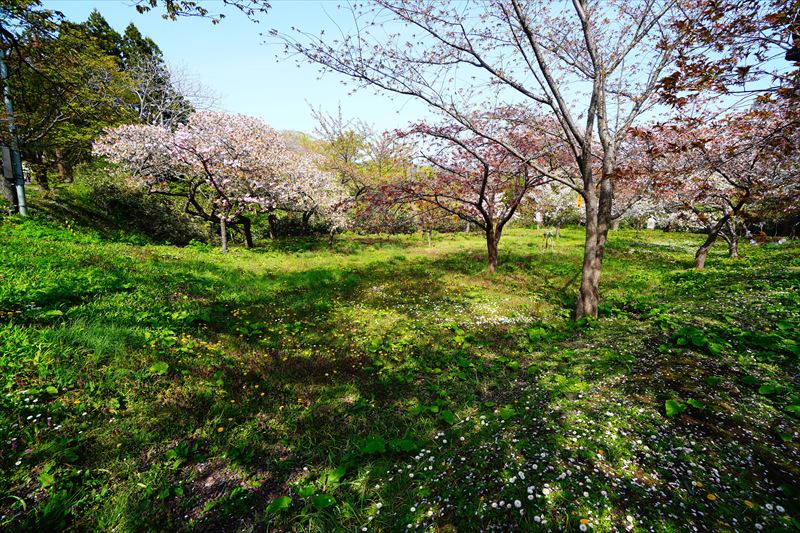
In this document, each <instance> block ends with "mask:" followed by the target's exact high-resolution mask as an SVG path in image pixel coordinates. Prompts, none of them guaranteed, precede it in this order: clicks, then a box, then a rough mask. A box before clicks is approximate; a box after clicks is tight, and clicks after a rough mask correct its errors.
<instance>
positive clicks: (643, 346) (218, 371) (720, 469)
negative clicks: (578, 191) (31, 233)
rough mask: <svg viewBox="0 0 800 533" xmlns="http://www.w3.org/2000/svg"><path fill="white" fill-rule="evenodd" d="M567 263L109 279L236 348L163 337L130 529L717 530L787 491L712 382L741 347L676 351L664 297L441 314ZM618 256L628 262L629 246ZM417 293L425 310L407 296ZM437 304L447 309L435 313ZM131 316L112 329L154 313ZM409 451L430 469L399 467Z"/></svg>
mask: <svg viewBox="0 0 800 533" xmlns="http://www.w3.org/2000/svg"><path fill="white" fill-rule="evenodd" d="M568 257H569V260H566V261H565V259H566V258H565V257H564V256H562V255H559V254H554V255H552V256H548V255H545V254H542V253H508V252H505V253H504V254H503V256H502V260H501V261H502V263H501V266H500V268H499V271H498V274H497V275H496V276H495V277H494V278H492V279H491V281H489V280H487V279H486V278H484V277H483V275H482V272H483V268H484V265H483V263H482V261H480V259H481V258H482V255H481V254H479V253H478V252H473V251H469V250H466V251H461V252H453V253H443V254H440V255H438V256H434V257H433V258H420V259H405V260H401V259H397V258H392V259H388V260H386V261H385V262H376V263H373V264H371V265H369V266H363V267H347V268H345V269H342V268H309V269H306V270H299V271H294V272H288V273H276V272H264V273H256V272H243V271H241V270H237V269H235V268H233V267H225V266H220V265H216V264H209V263H206V262H203V261H187V260H180V261H172V260H169V259H166V260H162V261H161V263H160V266H159V268H160V269H161V271H162V273H161V274H159V275H157V276H153V275H151V273H149V272H146V271H139V270H137V269H135V268H134V269H132V270H131V271H130V272H127V273H126V272H125V271H124V270H121V271H119V272H116V273H114V276H118V277H121V278H122V279H123V281H125V282H126V283H127V282H135V283H137V284H139V286H140V288H141V290H143V291H144V292H145V293H146V294H152V295H153V296H154V297H158V298H160V299H159V304H161V305H164V307H165V308H166V309H169V310H170V311H172V310H173V309H174V313H166V316H167V318H163V317H162V318H161V319H158V320H156V319H154V318H150V319H147V321H146V322H145V324H147V325H149V326H151V327H156V326H158V327H168V328H170V329H172V330H174V331H175V332H176V336H180V335H181V334H187V335H191V336H194V337H197V338H202V339H204V340H206V341H208V342H211V343H215V342H221V343H222V346H223V348H222V350H221V351H220V352H212V351H209V353H208V355H207V356H204V358H201V357H199V356H198V357H196V358H195V359H193V358H191V357H189V356H188V355H186V354H184V353H182V352H179V351H177V350H176V349H174V348H172V347H170V346H167V347H166V348H163V350H162V352H160V353H159V355H158V358H165V359H166V358H169V359H168V363H169V369H170V370H169V373H168V374H166V375H164V376H160V377H159V376H150V375H149V374H146V373H145V374H144V375H143V378H142V380H141V381H140V382H139V383H137V384H136V385H135V387H136V388H135V389H131V390H129V391H128V393H130V394H133V393H135V394H136V395H141V397H143V398H146V400H145V401H143V403H142V404H140V405H139V406H137V407H136V409H138V411H136V412H134V413H130V414H129V415H127V416H130V417H131V418H133V422H132V423H134V424H137V425H140V426H141V429H140V431H141V433H140V434H138V439H139V441H138V442H137V448H138V449H137V450H136V451H137V452H138V453H136V454H132V455H131V456H128V457H126V460H127V461H129V462H131V463H133V464H135V469H136V470H137V471H138V472H140V473H141V474H143V475H144V477H143V478H142V479H143V480H144V481H146V483H143V484H145V485H147V486H148V488H147V489H146V490H145V489H143V490H142V491H141V492H140V493H132V494H131V495H130V496H129V497H128V498H127V499H126V500H125V505H124V508H122V509H121V510H120V512H121V513H122V514H123V516H124V517H125V518H124V523H123V524H122V527H123V529H130V530H142V529H160V530H164V529H170V530H178V529H184V530H204V531H234V530H243V529H245V530H246V529H261V528H263V527H264V523H265V522H267V521H268V520H271V519H276V520H277V521H278V523H277V524H276V523H269V525H268V526H267V527H268V528H269V529H270V530H280V529H291V528H296V527H302V528H304V529H308V530H336V529H338V528H341V527H348V528H350V526H351V525H352V526H354V527H357V526H360V525H362V524H366V523H367V522H368V520H367V517H368V516H373V517H375V522H376V523H378V524H380V525H379V526H377V527H384V528H386V529H387V530H394V529H397V527H398V525H403V524H406V523H411V521H414V522H415V523H416V521H418V520H419V521H420V523H421V521H424V520H429V521H430V523H431V524H435V525H436V527H440V528H447V527H456V528H457V529H458V530H463V531H469V530H478V529H482V528H491V527H492V526H494V527H497V528H500V529H506V530H507V529H513V527H514V524H518V527H519V529H523V530H535V529H537V528H538V529H544V530H546V529H548V528H549V527H550V525H552V524H553V522H555V521H557V522H556V527H558V528H564V527H573V528H576V527H578V525H579V524H580V522H579V520H580V519H581V518H584V519H586V520H590V519H591V520H608V521H613V523H615V524H616V525H617V526H619V527H624V525H625V524H627V523H628V522H627V518H626V517H627V516H628V515H629V514H630V515H632V516H635V519H636V520H637V521H641V522H642V523H644V524H648V525H656V524H658V525H660V526H663V527H666V528H682V527H685V526H686V525H688V524H693V525H696V526H698V527H699V528H701V529H713V528H715V527H716V526H720V527H724V526H726V525H730V522H729V520H730V518H731V517H735V516H742V517H744V516H746V514H747V513H748V512H750V511H748V510H740V509H739V507H736V506H735V505H734V503H736V504H740V502H741V501H742V500H743V496H742V495H743V494H747V491H748V490H750V491H751V492H755V493H756V494H757V495H760V496H763V497H764V498H766V497H770V498H780V496H779V494H780V491H779V490H778V489H777V488H775V487H777V486H779V485H781V484H783V485H787V484H796V481H797V475H796V472H790V471H789V470H787V469H788V468H790V467H792V466H793V465H795V466H796V463H794V462H793V461H794V459H793V457H794V456H789V458H788V459H786V458H784V459H780V457H778V456H777V455H776V454H775V453H774V450H775V448H774V445H775V442H774V436H772V440H771V441H765V440H764V438H765V435H766V434H767V432H769V431H770V430H771V428H769V427H766V428H764V427H757V426H754V425H753V423H752V422H751V421H747V420H743V419H741V418H739V417H738V415H739V414H740V413H741V412H742V411H745V410H746V409H747V407H748V404H747V402H748V401H750V399H751V398H752V394H741V395H739V396H737V395H736V394H734V391H733V389H731V390H730V391H729V393H730V394H729V395H728V397H725V398H723V397H722V396H715V395H714V394H715V393H714V392H713V391H710V390H709V389H708V388H707V387H705V386H704V385H703V384H702V379H705V376H706V375H707V374H710V373H714V374H719V375H726V374H725V369H726V365H731V364H735V354H728V355H727V356H726V357H727V359H720V358H716V359H715V358H710V357H702V356H699V355H697V354H683V355H680V357H679V354H677V353H673V352H672V351H669V350H667V351H665V352H664V353H661V352H660V351H659V347H660V345H661V344H664V343H668V342H669V336H668V333H664V332H661V331H660V330H659V329H657V328H655V327H653V326H652V324H650V323H648V322H647V321H646V320H644V319H642V312H643V311H645V310H646V309H645V307H646V306H648V305H651V303H652V302H651V301H650V300H649V299H643V300H642V301H632V303H631V302H628V301H626V302H623V303H621V304H620V305H621V306H622V307H623V308H622V309H621V310H620V311H619V312H618V313H617V315H615V316H614V317H606V318H605V319H604V320H602V321H601V323H595V324H592V323H590V324H588V325H586V326H581V325H578V324H576V323H574V322H569V321H565V320H560V319H559V320H553V321H552V323H549V324H524V325H502V324H500V325H484V326H481V327H480V328H469V327H467V326H464V325H459V324H455V323H453V319H452V315H451V314H449V313H448V312H447V310H448V309H450V308H452V307H454V306H456V305H460V304H465V305H466V304H468V303H469V296H468V294H466V293H465V290H464V289H461V288H457V287H454V286H453V285H452V284H451V277H452V276H454V275H458V276H464V277H466V278H467V279H469V280H470V281H471V282H473V283H487V284H489V283H491V287H492V289H494V290H499V291H507V292H512V293H513V292H515V291H516V292H519V291H531V292H534V291H535V292H537V293H538V294H541V295H542V298H544V299H545V300H546V301H549V302H555V306H556V307H557V308H558V307H561V308H565V309H566V308H568V306H571V305H572V299H573V298H574V291H575V283H576V281H577V278H576V274H575V273H576V272H579V260H580V258H579V256H577V255H576V254H571V256H569V255H568ZM553 259H558V260H557V261H555V260H553ZM617 261H618V263H617V264H618V267H619V268H621V269H624V268H625V267H626V261H628V260H627V259H626V258H619V259H618V260H617ZM633 264H634V259H630V263H629V265H630V266H633ZM650 266H658V267H659V268H665V269H668V268H672V267H671V266H670V264H669V263H668V262H666V261H665V262H663V263H658V264H656V260H654V264H653V265H650ZM166 272H169V274H166ZM712 275H714V274H712ZM521 280H522V281H521ZM724 280H725V278H724V276H722V277H721V278H719V279H718V280H715V283H716V282H720V283H722V282H724ZM615 283H616V284H620V285H622V284H624V281H622V280H620V279H617V280H615ZM692 287H694V285H692ZM703 287H704V286H703V285H697V287H696V290H701V289H703ZM612 288H613V286H612ZM70 290H77V289H70ZM672 290H673V289H668V290H667V291H665V294H670V291H672ZM681 290H683V291H685V290H686V287H685V286H684V287H682V288H675V289H674V291H676V292H675V293H671V294H679V293H680V291H681ZM693 290H695V289H693ZM108 294H111V293H108ZM158 295H160V296H158ZM59 297H63V298H66V299H67V300H68V301H71V300H69V298H70V297H71V296H70V294H63V295H61V296H59ZM79 301H83V300H82V299H80V300H79ZM409 301H411V302H415V303H417V304H418V307H417V308H414V309H409V308H408V307H403V306H402V305H401V304H403V303H407V302H409ZM625 305H632V306H633V307H631V308H630V309H627V308H625V307H624V306H625ZM435 308H438V309H442V310H444V311H443V312H442V314H441V315H440V316H437V315H436V314H434V313H429V314H426V313H424V310H425V309H435ZM239 311H245V313H240V312H239ZM182 312H185V313H184V314H182ZM133 317H134V315H133V314H129V315H124V316H123V315H121V316H119V317H111V318H109V319H108V321H107V324H108V325H109V326H114V327H123V326H130V327H134V325H135V324H139V325H141V322H136V321H135V320H134V318H133ZM198 317H199V318H198ZM196 319H197V320H196ZM547 319H548V317H542V320H543V321H546V320H547ZM159 320H163V322H160V321H159ZM114 321H117V322H114ZM462 326H463V327H462ZM531 326H533V327H532V328H531ZM529 328H531V329H534V330H536V331H535V332H534V333H531V331H529ZM539 329H541V331H538V330H539ZM170 342H171V341H170ZM148 357H149V356H148ZM151 362H153V361H150V360H147V361H146V363H144V366H147V365H149V364H150V363H151ZM728 374H729V375H731V376H733V373H730V372H729V373H728ZM695 377H696V378H697V379H695ZM733 379H734V378H733V377H732V378H731V382H733ZM120 386H128V384H126V383H120ZM131 386H132V385H131ZM726 386H727V385H726ZM690 394H691V395H696V396H698V397H702V399H703V401H704V402H707V403H708V404H709V407H710V408H712V407H713V411H711V410H709V411H702V410H701V411H699V412H697V413H695V412H692V411H687V412H686V413H685V414H684V415H681V416H680V417H677V418H674V419H667V418H666V417H665V416H664V413H663V403H664V401H665V400H666V399H669V398H670V397H672V396H673V395H677V396H680V397H682V398H687V397H689V395H690ZM712 402H713V403H712ZM721 402H726V403H729V404H731V402H733V403H732V404H731V405H729V406H730V409H731V412H730V414H729V415H725V416H723V417H719V413H720V409H724V407H723V406H722V403H721ZM434 408H435V409H434ZM443 412H449V413H451V414H452V415H453V420H452V421H453V422H455V423H453V424H451V423H450V422H451V421H449V420H448V419H447V417H446V416H442V413H443ZM712 412H713V415H714V416H712V414H711V413H712ZM481 417H484V418H483V419H481ZM715 420H717V421H719V420H721V421H722V423H720V424H718V425H716V426H715V424H714V422H715ZM217 428H222V431H218V429H217ZM756 430H757V431H756ZM370 437H374V439H373V440H372V441H369V438H370ZM462 437H463V440H461V438H462ZM748 437H750V440H749V441H748ZM378 438H379V439H380V445H378V444H376V443H377V442H378V441H377V440H376V439H378ZM444 439H446V440H447V441H448V442H443V440H444ZM368 442H372V443H373V446H372V447H369V446H367V443H368ZM109 444H110V443H109V442H103V441H93V442H92V444H91V445H88V443H87V446H86V447H85V448H84V449H83V450H82V455H81V459H80V465H81V466H91V467H93V468H104V467H106V466H107V465H106V461H108V460H111V459H109V458H110V457H111V456H110V455H109V453H108V451H107V448H108V446H109ZM181 444H183V445H185V449H186V450H188V451H186V452H185V456H182V457H179V459H181V462H180V463H179V464H178V465H177V466H172V465H174V462H173V459H172V458H169V459H168V458H167V453H168V452H169V451H170V450H175V449H178V448H179V447H180V446H181ZM422 449H432V450H434V452H433V453H432V454H427V455H425V458H426V460H427V457H428V456H429V455H435V456H436V460H435V461H430V466H431V467H435V468H434V469H432V470H427V469H426V470H423V469H422V468H423V464H427V463H423V461H421V460H417V459H414V457H417V456H419V455H421V454H422V452H421V450H422ZM737 449H738V451H737ZM742 450H745V452H746V453H742ZM763 450H767V451H769V453H766V454H761V453H760V452H761V451H763ZM770 450H772V451H770ZM751 451H752V452H753V453H750V452H751ZM181 453H183V452H181ZM543 454H544V455H543ZM409 464H410V465H412V468H411V469H410V470H411V472H412V473H414V474H415V477H413V478H412V477H410V476H408V475H407V474H398V473H397V470H398V465H399V468H400V469H401V470H402V469H403V467H404V465H409ZM534 465H536V468H534V467H533V466H534ZM306 468H307V469H308V470H307V471H306V470H305V469H306ZM334 468H342V469H344V472H345V473H344V474H343V476H344V477H343V478H342V480H341V481H342V482H341V483H339V482H338V481H337V482H325V481H324V480H325V476H326V474H328V475H329V472H330V470H331V469H334ZM403 472H405V470H403ZM518 472H524V473H525V476H526V480H525V482H524V483H522V480H521V479H520V476H519V475H518ZM562 474H563V475H564V476H563V477H561V476H562ZM512 477H514V478H515V481H511V478H512ZM760 477H764V479H766V480H768V484H765V482H762V480H761V479H760ZM756 478H759V479H756ZM298 480H302V482H301V483H300V484H299V485H294V484H293V482H295V481H298ZM693 482H701V483H702V485H701V486H697V485H694V484H693ZM290 483H292V484H291V485H290ZM312 484H314V485H315V490H316V492H318V493H323V492H324V493H331V494H332V495H333V496H334V497H336V498H337V500H339V502H340V504H341V505H340V506H334V507H330V508H320V506H317V507H314V506H313V505H306V504H305V503H304V499H303V498H302V497H301V496H299V495H298V490H299V488H300V486H305V485H312ZM376 485H377V487H376ZM527 486H532V487H534V491H533V494H534V500H533V502H534V503H533V504H530V503H528V502H529V500H528V499H527V490H526V487H527ZM178 489H179V490H178ZM544 489H547V492H548V493H549V494H545V490H544ZM712 491H713V492H712ZM584 493H586V495H585V494H584ZM603 493H605V495H603ZM709 494H712V495H714V499H713V500H712V499H711V498H709V497H708V495H709ZM283 495H291V496H292V498H293V501H294V503H293V506H292V507H291V508H290V509H289V511H288V514H280V515H277V516H274V517H273V516H266V515H265V509H266V507H267V505H268V504H269V502H270V501H272V500H273V499H274V498H276V497H278V496H283ZM517 499H519V500H520V501H521V502H524V503H525V505H526V506H528V505H531V506H532V507H526V509H527V510H528V512H527V514H526V515H524V516H523V515H520V514H519V513H518V510H517V508H516V506H515V505H512V507H511V508H502V506H499V507H492V506H491V504H492V503H499V501H501V500H502V501H504V502H506V503H509V504H510V502H514V501H515V500H517ZM382 500H385V501H387V502H391V508H389V506H387V508H386V509H385V510H384V512H383V514H382V515H381V516H378V515H377V514H375V507H374V505H373V504H372V503H371V502H375V501H382ZM765 501H766V500H765ZM775 501H779V500H777V499H776V500H775ZM780 501H784V500H780ZM420 502H422V503H420ZM665 502H666V503H665ZM681 504H683V505H681ZM784 505H785V506H786V507H787V508H790V507H789V505H788V504H787V503H784ZM411 507H415V508H419V510H420V511H422V510H423V509H424V510H425V511H427V510H430V511H431V512H432V513H433V514H432V515H431V517H430V518H426V517H425V516H423V515H421V514H420V513H418V512H417V511H411ZM606 507H607V509H606ZM790 509H791V508H790ZM590 510H591V511H593V512H594V513H595V516H590V515H589V514H588V512H589V511H590ZM601 514H602V515H603V516H604V517H605V518H601V517H599V516H598V515H601ZM540 515H541V516H544V517H545V518H546V519H547V520H549V521H550V522H549V525H542V524H541V523H540V522H537V521H536V520H535V517H536V516H540ZM742 521H743V522H744V518H742ZM743 522H742V523H743ZM637 523H638V522H637ZM342 524H346V526H343V525H342ZM596 525H601V524H599V522H598V524H596ZM350 529H352V528H350Z"/></svg>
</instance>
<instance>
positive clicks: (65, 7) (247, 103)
mask: <svg viewBox="0 0 800 533" xmlns="http://www.w3.org/2000/svg"><path fill="white" fill-rule="evenodd" d="M43 3H44V5H45V6H46V7H48V8H50V9H57V10H59V11H61V12H62V13H64V15H65V16H66V17H67V18H68V19H69V20H72V21H76V22H78V21H83V20H86V17H87V16H88V15H89V13H90V12H91V11H92V9H97V10H98V11H100V13H101V14H102V15H103V16H104V17H105V18H106V20H107V21H108V22H109V24H110V25H111V26H112V27H114V28H115V29H116V30H118V31H120V32H121V31H122V30H124V29H125V26H127V25H128V23H130V22H133V23H134V24H136V26H137V27H138V28H139V30H140V31H141V32H142V33H143V34H144V35H147V36H148V37H150V38H152V39H153V40H154V41H155V42H156V43H157V44H158V45H159V47H161V50H162V51H163V53H164V56H165V58H166V60H167V61H168V62H169V63H170V64H172V65H175V66H177V67H180V68H183V69H184V70H186V71H188V72H189V73H191V74H192V75H193V76H195V77H196V78H197V79H198V80H199V81H200V82H202V83H203V85H205V86H207V87H209V88H211V89H212V90H213V91H214V93H216V94H217V95H218V96H219V97H220V98H219V103H218V107H219V108H220V110H222V111H227V112H235V113H244V114H247V115H253V116H257V117H260V118H262V119H263V120H264V121H265V122H267V123H268V124H269V125H271V126H273V127H274V128H277V129H281V130H298V131H305V132H308V133H311V132H312V131H313V129H314V126H315V121H314V119H313V117H312V116H311V113H310V110H309V105H312V106H314V108H320V107H321V108H322V109H323V110H325V111H329V112H332V113H335V112H336V109H337V106H338V105H339V104H341V106H342V113H343V115H344V116H345V117H346V118H360V119H362V120H364V121H365V122H367V123H369V124H372V125H374V126H375V127H376V128H378V129H394V128H399V127H403V126H404V125H406V124H407V123H408V122H409V121H414V120H417V119H419V118H422V117H424V116H427V113H426V110H425V108H424V106H423V105H421V104H420V103H418V102H415V101H413V100H410V99H408V98H395V99H390V98H389V97H388V96H385V95H375V93H374V91H372V90H361V91H358V92H357V93H356V94H355V95H349V94H348V93H350V92H351V91H352V89H353V86H352V85H343V84H342V81H343V80H344V78H343V77H342V76H339V75H335V74H325V75H324V76H323V77H322V79H318V78H319V73H318V69H317V67H316V66H314V65H309V64H303V65H302V66H301V67H300V68H298V67H297V65H296V62H295V61H294V60H292V59H290V60H285V59H283V60H280V61H279V60H278V59H276V56H278V57H282V45H278V44H270V42H272V43H274V41H275V39H274V38H271V37H269V35H268V32H269V30H270V29H272V28H276V29H278V30H281V31H284V32H286V33H289V32H290V27H291V26H293V25H302V26H303V28H304V29H306V30H308V31H314V32H316V31H317V30H320V29H330V28H331V23H330V21H329V19H328V15H327V14H326V12H333V11H335V10H336V6H337V3H336V2H316V1H313V0H307V1H288V0H277V1H273V2H272V9H271V10H270V12H269V13H268V14H267V15H264V16H262V17H261V23H260V24H254V23H253V22H251V21H249V20H248V19H247V18H246V17H245V16H243V15H242V14H240V13H239V12H238V11H236V10H234V9H231V8H228V9H225V10H224V13H225V14H226V17H225V18H224V19H223V20H222V22H220V23H219V24H217V25H212V24H211V22H210V21H209V20H204V19H198V18H182V19H179V20H177V21H169V20H163V19H162V18H161V16H160V14H161V12H160V11H159V12H150V13H145V14H139V13H137V12H136V9H135V8H134V7H133V6H132V2H131V1H130V0H122V1H120V0H90V1H87V0H45V1H44V2H43ZM204 5H207V7H209V8H210V10H212V11H214V10H215V9H221V2H220V3H217V2H206V3H205V4H204ZM260 33H263V34H264V35H263V36H262V35H260Z"/></svg>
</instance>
